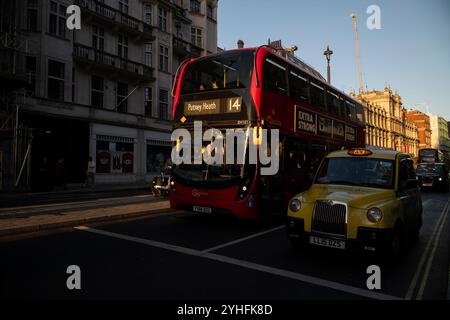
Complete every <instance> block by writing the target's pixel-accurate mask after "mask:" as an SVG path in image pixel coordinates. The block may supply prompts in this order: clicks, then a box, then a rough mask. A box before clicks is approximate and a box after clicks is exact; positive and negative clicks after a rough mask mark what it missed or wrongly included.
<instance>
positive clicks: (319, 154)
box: [310, 143, 328, 175]
mask: <svg viewBox="0 0 450 320" xmlns="http://www.w3.org/2000/svg"><path fill="white" fill-rule="evenodd" d="M327 153H328V151H327V146H326V145H325V144H318V143H312V144H311V148H310V157H311V158H310V159H311V161H310V170H311V172H312V173H313V174H314V175H315V174H316V171H317V169H318V168H319V165H320V163H321V162H322V160H323V159H324V158H325V157H326V155H327Z"/></svg>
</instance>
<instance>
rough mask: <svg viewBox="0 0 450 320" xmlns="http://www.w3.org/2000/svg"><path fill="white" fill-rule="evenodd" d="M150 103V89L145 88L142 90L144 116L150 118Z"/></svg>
mask: <svg viewBox="0 0 450 320" xmlns="http://www.w3.org/2000/svg"><path fill="white" fill-rule="evenodd" d="M152 102H153V91H152V88H150V87H147V88H145V90H144V108H145V110H144V111H145V116H146V117H151V116H152Z"/></svg>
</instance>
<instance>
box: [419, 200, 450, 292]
mask: <svg viewBox="0 0 450 320" xmlns="http://www.w3.org/2000/svg"><path fill="white" fill-rule="evenodd" d="M449 201H450V200H449ZM449 210H450V205H449V206H447V211H446V212H445V214H444V218H443V219H442V221H441V225H440V226H439V230H438V232H437V234H436V237H435V238H434V241H433V249H432V250H431V254H430V256H429V258H428V263H427V266H426V268H425V273H424V275H423V277H422V282H421V283H420V288H419V292H418V293H417V296H416V299H417V300H422V298H423V293H424V291H425V288H426V285H427V283H428V277H429V276H430V270H431V265H432V264H433V260H434V256H435V254H436V249H437V247H438V244H439V241H440V239H441V233H442V229H443V228H444V226H445V222H446V221H447V216H448V212H449Z"/></svg>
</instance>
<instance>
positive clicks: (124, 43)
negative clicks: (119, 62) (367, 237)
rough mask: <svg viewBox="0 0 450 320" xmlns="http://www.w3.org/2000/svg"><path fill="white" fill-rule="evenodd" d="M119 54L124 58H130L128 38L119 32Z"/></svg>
mask: <svg viewBox="0 0 450 320" xmlns="http://www.w3.org/2000/svg"><path fill="white" fill-rule="evenodd" d="M117 55H118V56H119V57H121V58H123V59H128V38H127V37H125V36H124V35H122V34H119V41H118V43H117Z"/></svg>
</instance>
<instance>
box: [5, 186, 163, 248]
mask: <svg viewBox="0 0 450 320" xmlns="http://www.w3.org/2000/svg"><path fill="white" fill-rule="evenodd" d="M0 199H1V200H2V205H5V203H6V202H7V203H8V204H9V205H10V206H8V207H3V208H0V240H1V239H2V238H5V237H9V236H15V235H20V234H25V233H32V232H39V231H44V230H51V229H58V228H67V227H71V226H76V225H80V224H91V223H98V222H105V221H114V220H119V219H125V218H135V217H139V216H143V215H149V214H158V213H163V212H167V211H168V210H169V202H168V201H167V199H162V198H156V197H154V196H153V195H151V194H149V191H148V190H145V189H135V190H123V189H116V190H111V188H108V189H105V190H103V191H100V192H99V191H95V192H88V193H86V195H83V196H81V195H80V192H64V193H32V194H9V197H8V198H7V199H5V198H4V195H0ZM30 201H31V202H33V203H39V204H34V205H24V204H26V203H28V202H30Z"/></svg>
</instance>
